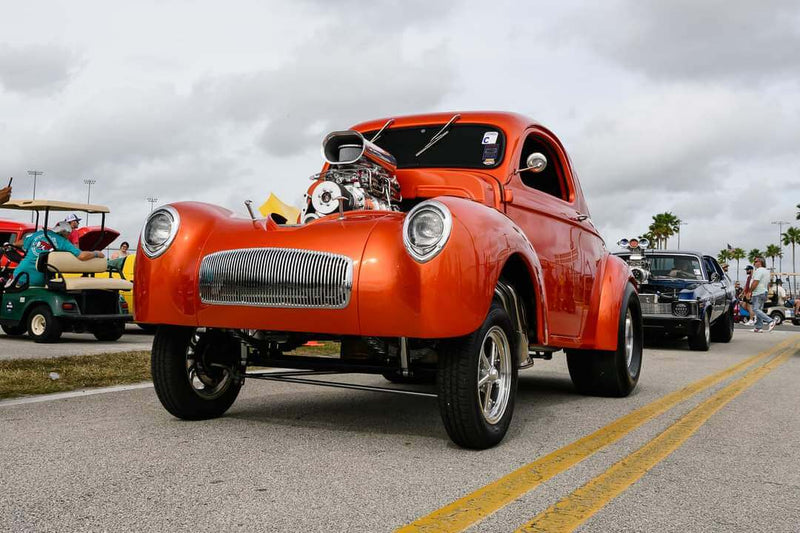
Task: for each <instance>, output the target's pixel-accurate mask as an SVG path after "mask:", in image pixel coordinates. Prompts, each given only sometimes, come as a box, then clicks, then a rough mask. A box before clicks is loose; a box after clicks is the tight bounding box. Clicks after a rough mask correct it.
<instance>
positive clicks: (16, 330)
mask: <svg viewBox="0 0 800 533" xmlns="http://www.w3.org/2000/svg"><path fill="white" fill-rule="evenodd" d="M0 328H2V329H3V333H5V334H6V335H8V336H9V337H19V336H20V335H25V332H26V331H28V329H27V328H26V327H25V326H24V325H23V324H17V325H16V326H5V325H3V326H0Z"/></svg>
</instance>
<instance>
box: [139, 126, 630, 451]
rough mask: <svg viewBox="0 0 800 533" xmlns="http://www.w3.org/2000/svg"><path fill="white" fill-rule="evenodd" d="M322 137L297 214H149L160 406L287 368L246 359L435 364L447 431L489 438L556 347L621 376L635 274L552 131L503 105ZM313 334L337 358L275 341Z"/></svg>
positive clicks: (578, 374)
mask: <svg viewBox="0 0 800 533" xmlns="http://www.w3.org/2000/svg"><path fill="white" fill-rule="evenodd" d="M323 155H324V157H325V160H326V162H325V164H324V166H323V168H322V171H321V172H320V173H319V174H315V175H314V176H312V181H311V185H310V187H309V188H308V192H307V194H306V205H305V208H304V209H303V211H302V213H301V215H300V219H299V220H298V221H297V222H298V223H297V224H287V223H286V221H285V220H284V219H283V218H282V217H280V216H275V215H271V216H269V217H267V218H265V219H257V218H255V216H253V214H252V211H251V218H245V217H239V216H235V215H234V214H233V213H232V212H231V211H229V210H227V209H223V208H221V207H217V206H214V205H209V204H205V203H197V202H185V203H184V202H181V203H175V204H170V205H167V206H162V207H159V208H158V209H156V210H155V211H153V213H152V214H151V215H150V216H149V217H148V219H147V220H146V222H145V225H144V228H143V230H142V235H141V238H140V245H139V250H140V254H139V258H138V260H137V262H136V268H135V277H136V283H135V286H134V292H135V300H136V317H135V318H136V320H137V321H138V322H144V323H147V324H158V325H159V326H158V331H157V333H156V336H155V338H154V344H153V352H152V354H153V355H152V371H153V381H154V384H155V388H156V392H157V394H158V397H159V399H160V400H161V402H162V404H163V405H164V406H165V408H166V409H167V410H168V411H169V412H170V413H172V414H173V415H175V416H178V417H181V418H186V419H202V418H211V417H214V416H219V415H221V414H222V413H224V412H225V411H226V410H227V409H228V407H229V406H230V405H231V404H232V402H233V401H234V399H235V398H236V395H237V394H238V391H239V388H240V387H241V385H242V383H243V381H244V379H245V377H247V378H248V379H249V378H251V377H255V378H262V379H282V380H287V381H288V380H293V381H295V382H296V381H298V380H301V378H299V377H298V371H291V372H285V373H277V374H276V373H274V372H273V373H271V374H269V375H266V374H265V373H256V372H252V371H251V372H245V371H246V368H247V366H248V365H259V366H268V367H273V368H289V369H305V370H306V371H307V372H310V373H315V372H316V373H318V372H327V373H330V372H331V371H334V372H365V373H375V374H383V375H384V376H385V377H386V378H387V379H388V380H390V381H392V382H395V383H411V382H431V383H434V382H435V383H436V389H435V390H436V392H435V393H429V394H431V395H436V396H437V397H438V400H439V406H440V411H441V415H442V419H443V421H444V424H445V427H446V429H447V432H448V434H449V435H450V437H451V438H452V439H453V440H454V441H455V442H456V443H457V444H459V445H461V446H465V447H471V448H486V447H489V446H492V445H494V444H496V443H498V442H499V441H500V440H501V439H502V438H503V436H504V434H505V432H506V430H507V428H508V425H509V422H510V420H511V415H512V413H513V407H514V398H515V393H516V385H517V371H518V369H520V368H525V367H528V366H530V365H531V364H533V359H534V358H544V359H549V358H550V357H552V353H553V352H555V351H559V350H565V351H566V354H567V358H568V363H569V370H570V375H571V377H572V380H573V382H574V383H575V385H576V387H577V388H578V390H579V391H581V392H583V393H588V394H599V395H605V396H625V395H627V394H629V393H630V392H631V391H632V390H633V388H634V387H635V385H636V383H637V380H638V377H639V371H640V367H641V358H642V326H641V313H640V308H639V303H638V298H637V294H636V292H635V287H634V282H633V279H632V277H631V275H630V271H629V269H628V267H627V265H626V264H625V263H624V262H623V261H622V260H620V259H619V258H617V257H614V256H613V255H611V254H609V252H608V251H607V249H606V247H605V244H604V242H603V240H602V238H601V237H600V235H599V234H598V232H597V230H596V229H595V227H594V226H593V225H592V222H591V220H590V218H589V211H588V207H587V205H586V201H585V200H584V197H583V193H582V191H581V188H580V184H579V182H578V179H577V176H576V175H575V172H574V170H573V168H572V165H571V163H570V160H569V158H568V156H567V153H566V151H565V150H564V147H563V146H562V145H561V143H560V142H559V141H558V139H557V138H556V137H555V135H554V134H553V133H552V132H550V131H549V130H547V129H546V128H544V127H542V126H541V125H539V124H537V123H536V122H534V121H533V120H530V119H528V118H526V117H523V116H520V115H516V114H511V113H496V112H472V113H458V114H454V113H442V114H429V115H419V116H408V117H398V118H393V119H382V120H375V121H370V122H365V123H362V124H358V125H356V126H354V127H353V128H352V129H351V130H347V131H339V132H334V133H331V134H330V135H328V136H327V137H326V138H325V140H324V142H323ZM309 339H329V340H336V341H340V342H341V353H340V354H339V357H336V358H331V357H313V356H296V355H286V352H288V351H291V350H293V349H295V348H297V347H298V346H300V345H302V344H303V343H304V342H306V341H307V340H309ZM301 381H302V382H311V383H322V382H320V381H319V380H307V379H302V380H301ZM324 384H327V385H333V383H330V382H324ZM341 386H348V387H351V388H373V389H375V388H377V389H379V390H382V391H388V390H392V389H385V388H381V387H356V386H355V385H341ZM407 392H408V391H407Z"/></svg>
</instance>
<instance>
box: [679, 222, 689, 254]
mask: <svg viewBox="0 0 800 533" xmlns="http://www.w3.org/2000/svg"><path fill="white" fill-rule="evenodd" d="M688 224H689V223H688V222H678V250H680V249H681V226H687V225H688Z"/></svg>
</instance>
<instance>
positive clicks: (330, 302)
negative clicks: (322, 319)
mask: <svg viewBox="0 0 800 533" xmlns="http://www.w3.org/2000/svg"><path fill="white" fill-rule="evenodd" d="M352 286H353V261H352V259H350V258H349V257H347V256H344V255H338V254H333V253H329V252H317V251H313V250H299V249H293V248H244V249H239V250H226V251H223V252H215V253H213V254H209V255H207V256H205V257H204V258H203V261H202V263H201V264H200V281H199V292H200V300H201V301H202V302H203V303H206V304H216V305H250V306H255V307H278V308H309V309H342V308H344V307H347V304H348V303H349V302H350V292H351V289H352Z"/></svg>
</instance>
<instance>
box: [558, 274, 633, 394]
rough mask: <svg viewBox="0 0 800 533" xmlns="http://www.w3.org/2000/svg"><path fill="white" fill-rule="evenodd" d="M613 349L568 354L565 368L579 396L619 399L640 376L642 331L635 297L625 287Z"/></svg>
mask: <svg viewBox="0 0 800 533" xmlns="http://www.w3.org/2000/svg"><path fill="white" fill-rule="evenodd" d="M620 311H621V312H620V318H619V326H618V329H617V349H616V350H612V351H605V350H569V351H567V367H568V368H569V375H570V377H571V378H572V383H573V384H574V385H575V388H576V389H577V390H578V392H580V393H581V394H586V395H590V396H607V397H617V398H621V397H624V396H628V395H629V394H630V393H631V392H632V391H633V389H634V388H636V384H637V383H638V382H639V376H640V375H641V372H642V346H643V334H642V331H643V327H642V311H641V307H640V305H639V297H638V296H637V295H636V291H635V290H634V289H633V286H632V285H630V284H628V286H627V288H626V289H625V295H624V296H623V300H622V306H621V308H620Z"/></svg>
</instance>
